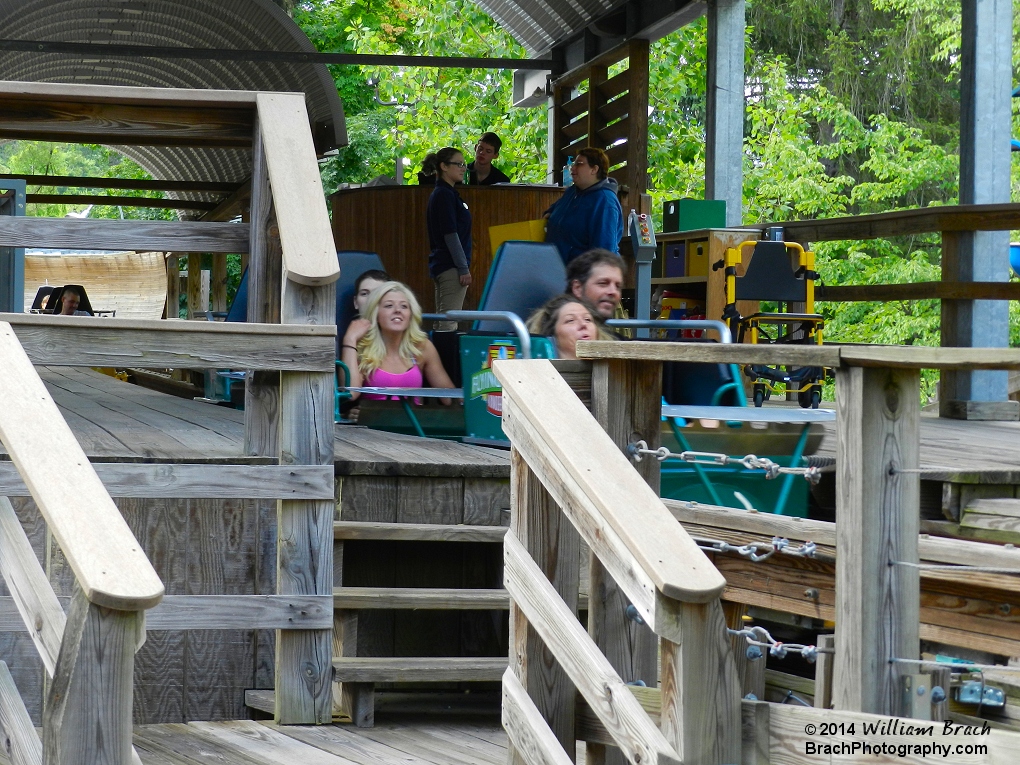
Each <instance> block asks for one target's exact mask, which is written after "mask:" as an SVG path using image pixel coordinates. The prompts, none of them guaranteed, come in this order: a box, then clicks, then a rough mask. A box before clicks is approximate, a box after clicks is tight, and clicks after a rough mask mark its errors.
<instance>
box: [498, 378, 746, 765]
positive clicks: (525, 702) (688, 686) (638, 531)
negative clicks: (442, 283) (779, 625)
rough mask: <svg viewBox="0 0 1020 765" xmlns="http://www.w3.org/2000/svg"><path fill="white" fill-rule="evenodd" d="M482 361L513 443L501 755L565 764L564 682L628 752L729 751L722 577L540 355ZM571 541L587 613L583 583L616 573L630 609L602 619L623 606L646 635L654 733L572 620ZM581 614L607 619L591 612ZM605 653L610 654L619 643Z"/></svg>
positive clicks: (707, 756) (706, 756)
mask: <svg viewBox="0 0 1020 765" xmlns="http://www.w3.org/2000/svg"><path fill="white" fill-rule="evenodd" d="M493 369H494V372H495V374H496V376H497V378H498V379H499V381H500V383H501V384H502V386H503V429H504V432H505V433H506V434H507V436H508V437H509V439H510V441H511V444H512V445H513V448H512V452H511V506H512V516H511V528H510V532H509V533H508V534H507V535H506V538H505V541H504V545H505V547H504V550H505V563H506V568H505V572H504V577H505V585H506V589H507V590H508V592H509V593H510V596H511V615H510V624H511V641H510V645H511V648H510V667H509V668H508V670H507V673H506V674H505V675H504V678H503V700H504V705H503V720H504V726H505V727H506V729H507V732H508V734H509V736H510V741H511V744H512V747H513V757H512V761H517V762H549V763H553V762H555V763H566V762H572V761H573V757H572V756H570V755H568V754H567V752H570V753H573V751H574V742H575V714H574V693H575V691H574V688H575V687H576V689H577V691H578V692H580V694H581V695H582V696H583V698H584V700H585V701H586V702H587V704H588V706H589V707H590V708H591V710H593V712H594V713H595V715H597V716H598V718H599V720H600V721H601V723H602V725H603V726H604V727H605V729H606V730H607V731H608V732H609V735H610V736H611V738H612V741H613V742H614V743H615V744H616V746H618V747H619V748H620V750H621V751H622V752H623V754H624V756H626V757H627V759H628V760H629V761H631V762H636V763H653V762H659V763H680V762H704V763H711V762H736V761H738V760H739V755H740V751H739V746H740V735H739V726H740V716H739V715H740V690H739V686H738V684H737V679H736V674H735V669H734V663H733V660H732V656H731V649H730V640H729V638H728V637H727V636H726V630H725V626H726V625H725V621H724V618H723V614H722V608H721V605H720V602H719V594H720V593H721V591H722V588H723V586H724V585H725V581H724V579H723V578H722V576H721V575H720V574H719V572H718V571H716V569H715V567H714V566H713V565H712V564H711V563H710V562H709V561H708V559H707V558H706V557H705V554H704V553H703V552H702V551H701V550H699V549H698V547H697V545H696V544H695V543H694V541H693V540H691V538H690V537H689V536H688V535H687V534H686V532H684V530H683V529H682V528H681V527H680V525H679V524H677V523H676V522H675V521H674V520H673V518H672V516H671V515H670V514H669V512H668V511H667V510H666V508H665V507H664V506H663V504H662V502H661V501H660V500H659V498H658V496H657V494H656V492H655V491H654V490H653V489H652V488H651V487H650V486H649V485H648V483H646V482H645V480H643V479H642V477H641V476H640V475H639V474H638V473H637V472H636V471H635V470H634V469H633V467H632V466H631V464H630V463H629V461H628V459H627V457H625V456H624V454H623V452H622V451H621V450H620V448H619V447H618V446H617V445H616V444H615V443H614V442H613V439H612V438H611V437H610V435H609V434H608V433H607V432H606V431H605V430H604V429H603V428H602V427H601V426H600V425H599V423H598V422H597V421H596V420H595V419H594V418H593V417H592V415H591V414H590V413H589V412H588V411H587V410H586V409H585V407H584V405H583V404H582V403H581V401H580V400H579V399H578V398H577V396H576V395H574V393H573V392H572V391H571V389H570V387H569V386H568V385H567V383H566V382H565V381H564V380H563V378H562V376H561V375H560V374H559V373H558V372H557V371H556V369H555V368H554V367H553V365H552V364H551V363H550V362H548V361H545V360H534V361H514V362H512V363H504V362H496V364H494V365H493ZM564 519H565V520H564ZM582 539H583V541H584V542H585V543H586V544H587V545H588V547H589V548H590V550H591V555H592V561H593V564H592V565H593V586H592V591H593V595H592V597H591V603H590V606H589V608H590V611H591V612H597V611H598V610H599V605H598V604H597V603H596V601H598V600H599V596H598V595H596V594H595V590H596V586H595V584H594V582H595V581H604V582H606V583H608V582H615V584H616V585H617V586H618V587H619V589H620V590H622V593H623V597H624V598H625V600H626V601H629V606H626V608H624V606H623V605H622V603H623V601H621V608H620V613H619V614H615V613H614V614H613V616H619V618H620V619H621V620H626V619H627V617H626V616H625V613H629V615H630V619H631V626H633V627H635V628H636V629H638V630H643V627H641V625H647V626H648V627H649V628H651V630H652V632H654V634H655V635H656V636H658V639H659V648H660V650H661V657H662V721H663V722H662V727H661V730H660V729H659V727H657V726H656V725H655V724H654V723H653V722H652V721H651V720H650V718H649V717H648V715H647V714H646V713H645V712H644V711H643V710H642V709H641V706H640V704H639V702H638V701H637V699H636V698H635V697H634V695H633V694H631V693H630V691H629V690H628V688H627V686H626V684H625V679H630V678H627V677H626V674H628V672H627V671H626V670H624V677H621V674H620V672H619V671H618V667H614V665H613V663H611V661H610V659H609V658H607V656H606V655H605V654H604V653H603V652H602V650H600V646H599V645H597V642H596V640H593V638H592V637H590V636H589V635H588V634H587V633H586V632H585V630H584V628H583V627H582V626H581V624H580V623H579V622H578V620H577V617H576V605H577V560H578V555H579V552H580V540H582ZM590 623H591V624H592V625H596V624H599V625H603V626H605V625H606V623H607V622H606V621H604V620H603V619H601V618H600V617H599V616H598V615H596V614H594V613H593V618H592V620H591V622H590ZM621 626H622V627H623V628H624V629H626V623H625V622H624V623H623V624H622V625H621ZM618 637H620V638H621V639H624V634H623V633H618ZM613 649H616V650H613ZM603 650H606V648H605V647H603ZM607 653H611V654H612V655H614V656H617V657H618V656H619V646H610V647H609V650H608V651H607ZM651 655H652V661H653V663H654V656H655V654H654V651H653V652H652V654H651ZM653 665H654V664H653ZM695 697H696V698H697V702H695V703H692V700H693V699H694V698H695ZM595 746H597V745H595Z"/></svg>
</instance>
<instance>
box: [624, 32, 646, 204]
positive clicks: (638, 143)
mask: <svg viewBox="0 0 1020 765" xmlns="http://www.w3.org/2000/svg"><path fill="white" fill-rule="evenodd" d="M629 47H630V62H629V64H628V67H627V68H628V69H629V70H630V91H629V92H628V93H627V98H628V99H629V100H630V106H629V109H628V114H629V116H628V118H627V121H628V131H627V185H628V186H629V187H630V206H631V207H638V206H639V205H640V202H639V200H642V197H643V195H644V193H645V189H647V188H648V40H631V41H630V43H629ZM628 212H630V211H629V210H624V211H623V214H624V216H626V215H627V213H628ZM639 212H645V213H649V214H650V213H651V210H639Z"/></svg>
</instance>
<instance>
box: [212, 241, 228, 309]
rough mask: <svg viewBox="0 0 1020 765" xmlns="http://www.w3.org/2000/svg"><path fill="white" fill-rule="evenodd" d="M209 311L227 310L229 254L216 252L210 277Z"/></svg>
mask: <svg viewBox="0 0 1020 765" xmlns="http://www.w3.org/2000/svg"><path fill="white" fill-rule="evenodd" d="M209 309H210V310H212V311H226V310H227V253H225V252H214V253H213V256H212V273H211V274H210V275H209Z"/></svg>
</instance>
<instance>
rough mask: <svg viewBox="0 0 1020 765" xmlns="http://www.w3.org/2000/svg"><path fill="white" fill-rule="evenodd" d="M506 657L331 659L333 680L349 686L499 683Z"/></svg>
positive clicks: (504, 668)
mask: <svg viewBox="0 0 1020 765" xmlns="http://www.w3.org/2000/svg"><path fill="white" fill-rule="evenodd" d="M506 668H507V657H505V656H496V657H478V658H462V657H444V656H429V657H424V658H419V657H414V658H405V657H361V656H357V657H343V658H337V659H333V669H334V670H335V675H334V679H335V680H337V681H339V682H349V683H450V682H454V683H455V682H480V681H498V680H500V679H501V678H502V677H503V673H504V672H505V671H506Z"/></svg>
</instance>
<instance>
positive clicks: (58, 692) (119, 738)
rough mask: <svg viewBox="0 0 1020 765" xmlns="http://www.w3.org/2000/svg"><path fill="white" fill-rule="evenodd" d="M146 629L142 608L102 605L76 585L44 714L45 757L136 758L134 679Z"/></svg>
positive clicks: (98, 764)
mask: <svg viewBox="0 0 1020 765" xmlns="http://www.w3.org/2000/svg"><path fill="white" fill-rule="evenodd" d="M141 630H142V616H141V614H139V613H138V612H136V611H114V610H111V609H107V608H103V607H101V606H98V605H96V604H94V603H90V602H89V601H88V600H87V599H86V597H85V594H84V592H83V591H82V590H80V589H78V590H77V591H76V593H75V596H74V598H73V599H72V601H71V611H70V614H69V615H68V620H67V627H66V629H65V632H64V641H63V643H62V644H61V646H60V658H59V659H58V661H57V670H56V672H55V673H54V676H53V683H52V684H51V686H50V691H49V696H48V699H47V705H46V710H45V712H44V714H43V755H44V758H45V761H46V762H72V761H73V762H78V763H82V765H129V763H131V762H132V759H133V757H132V750H131V698H132V681H133V676H134V655H135V650H136V648H137V647H138V641H139V637H140V636H141Z"/></svg>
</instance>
